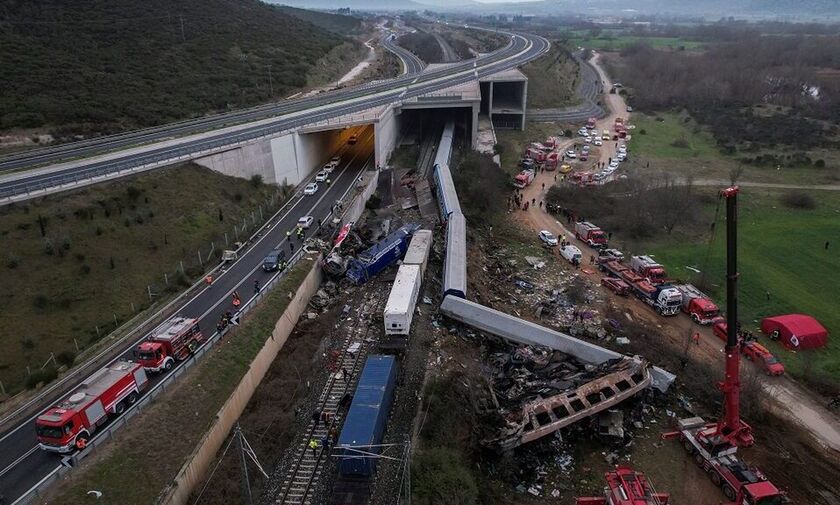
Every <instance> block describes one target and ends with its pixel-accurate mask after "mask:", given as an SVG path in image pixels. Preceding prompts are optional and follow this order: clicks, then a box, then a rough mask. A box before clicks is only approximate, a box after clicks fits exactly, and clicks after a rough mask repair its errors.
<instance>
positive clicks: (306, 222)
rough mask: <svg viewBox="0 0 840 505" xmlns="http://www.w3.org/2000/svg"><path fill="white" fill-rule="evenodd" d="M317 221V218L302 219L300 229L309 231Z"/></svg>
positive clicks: (304, 217) (306, 217)
mask: <svg viewBox="0 0 840 505" xmlns="http://www.w3.org/2000/svg"><path fill="white" fill-rule="evenodd" d="M313 221H315V218H314V217H312V216H303V217H302V218H300V219H298V223H297V225H298V228H303V229H304V230H306V229H308V228H309V227H310V226H312V222H313Z"/></svg>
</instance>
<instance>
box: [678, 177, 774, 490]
mask: <svg viewBox="0 0 840 505" xmlns="http://www.w3.org/2000/svg"><path fill="white" fill-rule="evenodd" d="M721 196H722V197H723V198H725V199H726V322H727V328H726V368H725V370H726V371H725V375H724V380H723V382H720V383H719V384H718V387H719V388H720V390H721V391H722V392H723V396H724V416H723V418H722V419H720V420H719V421H717V422H715V423H706V421H705V420H703V418H701V417H692V418H689V419H681V420H679V421H678V425H679V428H678V431H676V432H672V433H666V434H665V435H664V437H665V438H677V437H678V438H679V439H680V440H681V441H682V443H683V447H685V450H686V451H687V452H688V453H689V454H690V455H692V456H693V457H694V460H695V461H696V462H697V464H698V465H699V466H700V467H701V468H702V469H703V470H704V471H706V472H707V473H708V474H709V478H710V479H711V480H712V482H713V483H714V484H715V485H717V486H720V487H721V488H722V489H723V494H724V495H726V498H727V499H728V500H729V502H730V503H729V504H728V505H781V504H782V503H785V502H787V498H786V497H785V495H784V493H782V492H781V491H779V490H778V489H777V488H776V486H774V485H773V483H771V482H770V481H769V480H767V477H765V476H764V474H762V473H761V472H760V471H759V470H758V469H756V468H754V467H751V466H748V465H746V464H745V463H744V462H742V461H740V460H739V459H738V458H737V456H736V452H737V451H738V448H739V447H749V446H751V445H753V444H754V443H755V439H754V438H753V434H752V428H751V427H750V425H748V424H747V423H745V422H744V421H743V420H742V419H741V416H740V386H741V384H740V379H739V367H740V362H741V359H740V358H741V352H740V341H739V340H738V323H737V322H738V290H737V287H738V257H737V239H738V235H737V225H738V212H737V211H738V206H737V205H738V202H737V196H738V187H737V186H733V187H730V188H727V189H724V190H723V191H721Z"/></svg>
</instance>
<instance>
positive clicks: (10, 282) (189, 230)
mask: <svg viewBox="0 0 840 505" xmlns="http://www.w3.org/2000/svg"><path fill="white" fill-rule="evenodd" d="M277 191H278V190H277V187H276V186H272V185H267V184H261V183H259V181H257V180H255V181H247V180H243V179H236V178H232V177H226V176H223V175H220V174H217V173H215V172H212V171H210V170H208V169H205V168H202V167H199V166H197V165H186V166H180V167H173V168H169V169H165V170H157V171H154V172H149V173H147V174H143V175H140V176H137V177H132V178H126V179H121V180H119V181H115V182H111V183H107V184H103V185H99V186H96V187H95V188H88V189H85V190H82V191H79V192H74V193H66V194H61V195H56V196H54V197H49V198H47V199H42V200H37V201H31V202H27V203H24V204H13V205H9V206H5V207H2V208H0V258H2V263H0V278H2V279H3V285H4V286H6V287H8V288H9V289H5V290H4V291H3V292H2V295H0V320H2V321H3V331H1V332H0V345H2V347H3V349H4V351H3V354H2V356H0V380H2V381H3V384H4V385H5V388H6V391H15V390H17V389H19V388H21V387H23V385H24V383H25V382H27V378H26V368H27V366H29V367H30V368H31V369H32V371H38V370H39V369H40V367H41V366H42V365H43V364H44V363H45V362H46V361H47V360H48V358H49V357H50V353H53V354H55V356H56V357H57V359H58V362H59V364H69V363H72V361H73V357H74V354H75V353H76V346H78V347H79V348H82V349H84V348H86V347H88V346H90V345H91V344H92V343H94V342H96V341H97V340H98V339H99V338H100V336H105V335H106V334H108V333H109V332H110V331H112V330H113V329H114V327H115V326H116V325H115V320H116V321H117V322H118V323H119V324H122V323H123V322H125V321H126V320H128V319H129V318H130V317H132V316H133V315H134V313H136V312H137V311H139V310H141V309H144V308H145V307H147V306H148V305H149V303H150V301H149V296H148V291H147V289H149V288H147V286H151V291H152V293H153V294H154V295H155V297H154V298H155V300H156V301H157V300H161V299H164V298H165V297H167V296H171V295H173V294H174V293H176V292H178V291H179V290H180V289H182V288H184V287H185V286H187V285H189V284H190V283H191V281H192V280H194V279H196V278H197V277H198V276H199V275H200V274H201V273H202V272H203V271H204V268H203V267H202V266H201V265H199V259H198V250H200V251H201V256H202V262H203V263H204V265H208V264H209V263H208V255H209V254H210V250H211V241H215V248H214V253H213V256H214V257H215V258H218V256H219V254H220V252H221V250H222V249H224V244H225V238H224V237H225V233H227V235H228V238H229V240H230V241H231V242H232V241H233V240H234V239H235V237H236V236H237V234H238V236H239V237H240V238H243V237H245V236H247V235H249V234H250V233H251V230H250V229H248V230H245V232H242V223H243V218H245V217H246V216H247V217H248V221H249V222H248V224H251V219H250V215H251V212H252V211H257V212H259V206H260V205H262V208H263V211H264V214H266V215H267V214H268V212H270V211H271V209H273V208H275V207H276V206H277V205H279V199H275V200H274V201H275V204H273V205H271V206H270V207H271V209H269V208H268V202H267V200H268V199H269V198H270V197H272V196H273V195H276V192H277ZM237 225H238V227H239V230H237V231H236V232H234V230H233V228H234V226H237ZM215 261H216V260H215V259H213V260H210V262H213V264H215ZM182 265H183V271H182V270H181V266H182ZM164 274H166V275H167V277H164ZM167 282H168V286H167ZM97 328H98V330H99V331H98V332H97ZM74 341H75V342H74ZM52 368H53V367H47V371H46V372H45V373H46V374H47V376H44V377H41V378H43V379H49V374H50V373H54V369H52ZM28 382H29V385H30V386H32V385H34V384H35V382H37V379H32V380H29V381H28Z"/></svg>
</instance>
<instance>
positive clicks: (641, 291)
mask: <svg viewBox="0 0 840 505" xmlns="http://www.w3.org/2000/svg"><path fill="white" fill-rule="evenodd" d="M630 286H631V287H632V288H633V294H635V295H636V298H638V299H639V300H641V301H643V302H645V303H646V304H648V305H650V306H651V307H653V309H654V310H655V311H656V312H657V313H658V314H659V315H661V316H674V315H676V314H677V313H678V312H679V311H680V306H681V305H682V294H681V293H680V290H679V289H677V288H675V287H673V286H670V285H667V284H660V285H656V284H653V283H651V282H650V281H648V280H646V279H644V280H640V281H637V282H634V283H631V284H630Z"/></svg>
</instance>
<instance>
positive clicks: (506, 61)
mask: <svg viewBox="0 0 840 505" xmlns="http://www.w3.org/2000/svg"><path fill="white" fill-rule="evenodd" d="M548 47H549V43H548V42H547V41H546V40H545V39H543V38H541V37H537V36H531V35H519V34H515V35H514V34H511V43H510V44H509V45H508V46H507V47H505V48H504V49H502V50H500V51H499V52H497V53H494V54H492V55H487V56H485V57H482V58H480V59H477V60H469V61H467V62H464V63H461V64H458V65H454V66H452V67H450V68H448V69H444V70H442V71H435V72H429V73H424V74H422V75H411V74H408V75H406V76H404V77H400V78H396V79H393V80H391V81H387V82H386V83H384V84H382V83H377V84H375V85H370V86H367V87H365V86H363V87H362V88H364V89H359V88H356V89H353V90H348V91H346V94H345V92H337V93H324V94H321V95H317V96H316V97H313V98H315V99H316V100H315V101H309V102H306V103H305V104H302V102H303V101H296V102H295V103H293V104H277V105H271V106H265V107H262V108H256V109H250V110H249V111H242V112H241V113H235V114H234V115H235V117H236V118H243V117H258V116H260V115H274V114H276V110H279V109H280V108H283V107H290V108H305V107H309V110H307V111H306V112H305V113H303V114H300V113H298V114H292V113H289V114H287V115H285V116H281V117H279V118H278V119H277V120H276V121H273V122H271V124H268V125H265V124H262V125H256V126H248V127H246V128H244V129H243V130H242V131H240V132H238V133H232V134H231V133H214V134H210V135H205V136H201V137H199V138H189V137H188V138H186V139H185V140H183V141H182V142H179V143H176V144H174V145H165V146H163V147H159V146H149V147H148V149H143V151H142V152H137V151H138V150H130V151H126V153H124V154H123V155H121V156H119V157H118V158H117V160H116V161H110V160H109V161H101V160H95V159H94V160H90V161H89V162H85V163H84V164H83V165H81V166H80V167H77V168H74V169H72V170H69V169H65V170H59V171H58V172H46V171H43V170H35V171H32V175H31V176H28V175H27V176H25V177H24V178H23V179H19V181H20V180H24V181H25V180H28V179H32V181H30V182H37V181H41V182H49V183H53V182H55V181H60V180H61V178H62V177H74V176H79V175H80V174H83V173H88V174H89V173H91V172H95V171H97V170H99V171H110V170H118V169H120V168H125V167H126V166H130V165H136V164H144V163H147V162H149V160H152V159H155V157H165V156H173V155H177V154H178V153H187V152H195V151H201V150H203V149H206V148H209V147H210V146H212V145H214V143H216V144H218V143H224V142H227V143H228V144H229V143H230V142H231V141H232V140H233V141H235V140H245V139H249V138H255V137H259V136H261V135H265V134H269V133H271V132H274V131H280V130H284V129H287V128H290V127H293V126H294V125H299V124H305V123H311V122H313V121H317V120H319V119H323V118H326V117H334V116H335V115H338V114H344V113H348V112H353V111H356V110H361V109H364V108H369V107H373V106H377V105H384V104H387V103H391V102H393V101H395V100H397V99H400V98H401V97H411V96H417V95H421V94H424V93H427V92H429V91H432V90H435V89H440V88H444V87H447V86H452V85H456V84H460V83H464V82H468V81H470V80H473V79H475V78H477V77H481V76H483V75H488V74H491V73H494V72H497V71H500V70H503V69H506V68H511V67H516V66H519V65H521V64H523V63H525V62H527V61H530V60H531V59H534V58H537V57H539V56H540V55H542V54H543V53H545V52H546V51H547V50H548ZM383 86H384V89H382V87H383ZM325 95H329V96H327V97H325ZM349 95H353V98H348V96H349ZM336 96H340V97H342V98H341V99H340V100H339V101H338V102H335V101H334V100H335V99H336ZM330 97H332V99H331V98H330ZM307 104H308V105H307ZM272 108H274V111H275V112H272ZM289 110H291V109H289ZM301 110H303V109H301ZM236 114H240V115H236ZM249 115H253V116H249ZM235 120H239V119H235ZM206 121H207V122H203V123H202V122H200V121H199V120H196V121H195V122H184V123H178V124H176V125H173V126H172V127H171V128H168V129H167V128H164V127H161V128H159V129H152V130H144V131H141V132H133V133H129V134H125V135H119V136H115V137H109V138H107V139H101V140H100V141H91V142H88V143H85V144H84V145H78V144H77V145H75V147H74V146H73V145H68V146H57V148H55V149H56V150H55V151H54V150H53V149H47V150H39V151H38V152H34V151H33V152H31V153H27V155H25V156H24V155H21V156H18V157H17V159H19V160H25V159H28V160H30V162H32V160H36V161H35V162H36V163H37V160H50V159H53V158H52V157H53V156H56V157H58V158H61V157H63V156H68V155H69V156H82V155H86V154H89V153H96V152H101V151H102V150H103V149H104V150H108V149H112V148H119V147H120V146H127V145H135V144H137V143H138V142H139V143H143V142H146V141H151V140H160V139H163V138H169V137H172V136H176V135H178V134H180V133H181V132H185V131H191V130H192V131H194V130H195V129H209V128H213V127H215V126H214V125H216V126H218V125H220V124H225V121H230V119H224V118H219V117H217V118H215V119H214V118H208V119H207V120H206ZM350 133H351V132H349V131H348V132H345V133H344V135H347V136H349V135H350ZM229 137H234V139H231V138H229ZM115 146H116V147H115ZM74 149H76V150H74ZM343 150H344V152H343V153H342V164H341V166H340V169H339V170H337V171H336V172H334V175H333V177H332V180H333V183H332V184H331V186H330V187H329V188H326V187H324V186H325V185H324V184H321V188H320V191H319V192H318V194H317V195H315V196H310V197H303V196H295V197H294V198H295V200H294V201H292V202H291V204H290V207H289V210H288V211H287V212H285V214H284V215H283V216H282V217H281V218H280V219H279V220H278V221H277V223H276V224H274V225H273V227H272V228H271V229H270V230H269V231H267V232H266V233H264V234H263V235H262V236H261V237H260V238H259V239H258V240H257V241H256V242H255V243H254V244H253V245H252V246H251V247H250V248H249V249H248V250H247V251H246V252H245V253H244V254H243V256H242V257H241V258H240V259H239V260H238V261H237V262H236V263H234V264H233V265H232V266H231V267H230V268H229V269H228V270H227V271H226V272H225V273H224V274H222V275H221V276H219V277H218V278H217V279H216V281H215V282H214V283H213V284H212V285H211V286H206V287H204V288H203V289H202V290H201V291H200V292H198V293H197V294H196V295H195V296H193V297H191V298H189V299H188V300H187V301H186V302H185V303H184V305H183V306H182V307H181V308H180V309H179V310H178V311H177V313H178V314H181V315H185V316H194V317H199V319H200V323H201V326H202V328H203V329H204V331H205V333H206V334H208V335H209V334H212V333H213V331H214V329H215V325H216V322H217V321H218V320H219V318H220V316H221V314H223V313H224V312H225V311H226V310H230V308H231V306H230V302H231V294H232V293H233V291H235V290H236V291H239V293H240V294H241V295H242V297H243V301H247V300H248V298H249V297H250V296H252V294H253V283H254V280H255V279H257V280H259V281H260V283H261V284H262V283H264V282H265V281H266V280H267V279H268V278H270V275H269V274H265V273H263V272H262V270H261V268H260V265H261V264H262V259H263V258H264V256H265V255H266V253H267V252H268V251H269V250H271V249H272V248H273V247H275V246H278V245H279V247H281V248H284V249H286V250H287V252H291V251H292V250H297V249H296V248H297V247H299V246H300V244H299V243H298V242H295V243H294V244H293V245H292V249H289V243H288V241H287V240H286V238H285V232H286V230H289V229H292V228H293V227H294V225H295V223H296V222H297V219H298V218H299V217H301V216H304V215H312V216H314V217H315V218H316V219H317V218H323V217H324V216H326V215H327V213H328V212H329V210H330V208H331V206H332V205H333V203H334V202H335V201H336V200H338V199H339V198H340V197H341V196H342V195H344V194H345V192H347V191H348V190H349V189H350V188H351V186H352V185H353V184H354V181H355V180H356V179H357V177H358V176H359V173H360V172H361V171H362V170H364V169H365V167H370V166H372V164H373V152H372V151H373V129H372V128H365V129H364V131H363V132H362V133H360V138H359V142H358V143H357V144H356V145H355V146H345V147H344V148H343ZM331 155H332V154H331V153H325V154H324V158H325V159H326V158H329V157H330V156H331ZM6 161H8V160H6ZM22 166H26V165H22ZM5 169H6V170H11V168H8V165H7V166H5ZM0 187H5V189H6V190H8V189H9V186H3V185H0ZM0 197H2V195H0ZM312 233H315V230H314V228H313V229H312V230H310V232H309V234H310V235H311V234H312ZM127 344H130V345H126V348H125V349H124V354H123V356H124V357H130V355H131V349H132V348H133V347H134V346H135V345H136V342H129V343H127ZM176 369H177V368H176ZM170 373H172V372H170ZM162 377H163V376H157V377H155V378H154V380H155V381H160V380H161V378H162ZM68 386H69V385H68ZM41 400H42V402H43V405H42V407H43V408H41V409H39V410H44V409H45V408H46V407H48V406H49V405H48V402H49V399H48V398H41ZM33 423H34V418H28V419H25V420H23V421H21V422H20V423H16V424H15V425H14V426H13V427H11V428H10V429H9V430H8V431H6V432H4V433H3V434H2V437H0V494H2V495H5V498H6V500H7V502H11V503H13V502H14V501H15V499H17V498H18V497H20V496H21V495H22V494H23V493H25V492H26V491H27V490H29V489H30V488H31V487H32V486H33V485H34V484H36V483H37V482H39V481H40V480H41V479H43V478H44V476H46V475H49V474H50V473H51V472H53V471H54V470H55V469H56V467H57V466H59V465H60V458H59V457H57V456H56V455H53V454H48V453H45V452H43V451H41V450H40V449H38V448H37V446H36V443H35V434H34V425H33ZM129 429H130V428H129Z"/></svg>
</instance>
